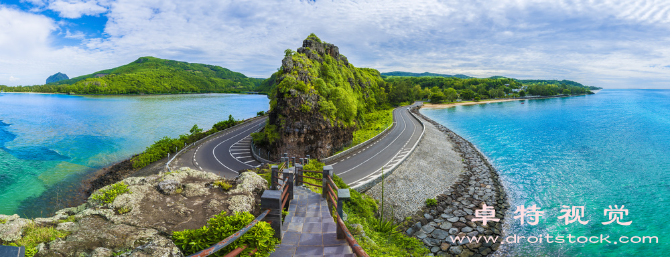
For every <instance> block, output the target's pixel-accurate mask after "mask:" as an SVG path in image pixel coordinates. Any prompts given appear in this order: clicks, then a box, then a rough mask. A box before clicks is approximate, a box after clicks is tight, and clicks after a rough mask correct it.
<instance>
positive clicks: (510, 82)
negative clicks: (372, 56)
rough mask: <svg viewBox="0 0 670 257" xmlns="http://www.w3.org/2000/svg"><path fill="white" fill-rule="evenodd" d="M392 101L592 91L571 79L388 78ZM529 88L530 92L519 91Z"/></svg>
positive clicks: (490, 97) (389, 98)
mask: <svg viewBox="0 0 670 257" xmlns="http://www.w3.org/2000/svg"><path fill="white" fill-rule="evenodd" d="M385 81H386V82H387V83H386V84H385V85H386V89H385V90H386V92H388V102H389V103H390V104H392V105H398V104H400V103H403V102H413V101H418V100H429V101H430V102H431V103H442V102H453V101H455V100H456V99H462V100H476V101H478V100H477V99H479V100H482V99H495V98H508V97H518V96H525V95H526V94H529V95H536V96H552V95H557V94H567V95H579V94H588V93H590V89H599V88H597V87H586V86H584V85H582V84H579V83H577V82H574V81H569V80H561V81H556V80H517V79H511V78H505V77H491V78H484V79H480V78H467V79H461V78H455V77H387V78H386V79H385ZM524 88H525V89H526V92H523V95H521V94H522V93H521V92H516V91H519V90H523V89H524Z"/></svg>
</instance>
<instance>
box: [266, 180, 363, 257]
mask: <svg viewBox="0 0 670 257" xmlns="http://www.w3.org/2000/svg"><path fill="white" fill-rule="evenodd" d="M289 206H290V207H289V214H288V215H287V216H286V217H285V218H284V224H283V227H282V228H283V230H284V231H282V233H283V237H282V238H283V240H282V242H281V244H280V245H279V246H278V247H277V248H276V249H275V252H273V253H272V254H271V255H270V257H284V256H335V257H343V256H346V257H349V256H351V257H355V256H356V255H355V254H353V252H352V251H351V247H349V245H348V244H347V241H346V240H344V239H341V240H338V239H337V234H336V231H337V224H336V223H335V221H333V217H332V216H331V214H330V212H329V211H328V203H327V201H326V199H322V198H321V195H319V194H317V193H314V192H312V191H310V190H309V189H307V188H305V187H299V186H298V187H295V189H294V197H293V200H291V204H290V205H289Z"/></svg>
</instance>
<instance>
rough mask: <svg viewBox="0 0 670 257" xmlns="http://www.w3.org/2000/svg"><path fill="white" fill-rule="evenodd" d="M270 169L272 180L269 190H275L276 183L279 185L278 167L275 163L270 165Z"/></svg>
mask: <svg viewBox="0 0 670 257" xmlns="http://www.w3.org/2000/svg"><path fill="white" fill-rule="evenodd" d="M270 170H271V171H272V172H271V174H270V176H271V178H270V181H272V183H271V184H272V185H270V190H277V185H279V167H278V166H277V165H272V166H271V167H270Z"/></svg>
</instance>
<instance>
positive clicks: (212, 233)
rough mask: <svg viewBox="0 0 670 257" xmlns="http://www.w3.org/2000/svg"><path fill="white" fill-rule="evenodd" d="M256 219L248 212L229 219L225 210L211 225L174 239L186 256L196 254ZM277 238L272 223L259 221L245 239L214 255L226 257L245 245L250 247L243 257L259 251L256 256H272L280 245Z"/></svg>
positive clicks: (180, 232)
mask: <svg viewBox="0 0 670 257" xmlns="http://www.w3.org/2000/svg"><path fill="white" fill-rule="evenodd" d="M254 219H255V217H254V215H252V214H250V213H248V212H244V213H239V212H238V213H235V214H234V215H231V216H227V215H226V212H225V211H224V212H221V213H220V214H218V215H216V216H214V217H213V218H211V219H210V220H209V221H207V226H203V227H202V228H199V229H186V230H183V231H175V232H173V234H172V239H173V241H174V242H175V244H176V245H177V246H178V247H179V248H180V249H181V250H182V251H183V252H184V254H193V253H197V252H198V251H201V250H204V249H207V248H209V247H210V246H212V245H214V244H216V243H218V242H220V241H221V240H223V239H225V238H227V237H229V236H231V235H232V234H234V233H237V232H238V231H239V230H240V229H242V228H244V227H245V226H247V225H249V223H251V222H252V221H253V220H254ZM273 235H274V229H272V227H271V226H270V224H269V223H267V222H258V223H257V224H256V225H255V226H254V227H253V228H251V229H250V230H249V231H248V232H247V233H245V234H244V235H243V236H242V237H240V238H239V239H237V240H235V241H234V242H233V243H231V244H230V245H228V246H227V247H226V248H224V249H222V250H220V251H218V252H217V253H215V254H214V256H223V255H224V254H226V253H229V252H230V251H232V250H234V249H236V248H238V247H241V246H243V245H246V246H247V248H246V249H245V250H244V251H243V252H242V253H241V254H240V255H241V256H248V255H249V254H250V253H251V252H252V250H253V249H257V250H258V251H257V252H256V253H255V254H254V255H253V256H268V255H269V254H270V252H273V251H274V248H275V245H276V244H277V243H279V239H276V238H274V237H273Z"/></svg>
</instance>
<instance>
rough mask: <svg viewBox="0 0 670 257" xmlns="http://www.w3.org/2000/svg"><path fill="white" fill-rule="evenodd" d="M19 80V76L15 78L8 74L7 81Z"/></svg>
mask: <svg viewBox="0 0 670 257" xmlns="http://www.w3.org/2000/svg"><path fill="white" fill-rule="evenodd" d="M17 80H20V78H15V77H14V76H9V81H17Z"/></svg>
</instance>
